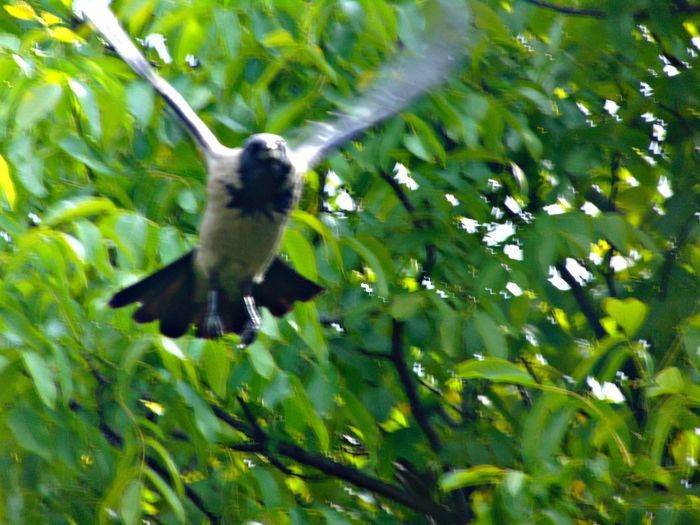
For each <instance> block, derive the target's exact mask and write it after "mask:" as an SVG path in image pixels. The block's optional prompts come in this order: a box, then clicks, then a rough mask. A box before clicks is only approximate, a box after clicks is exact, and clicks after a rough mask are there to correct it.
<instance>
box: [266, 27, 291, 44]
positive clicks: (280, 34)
mask: <svg viewBox="0 0 700 525" xmlns="http://www.w3.org/2000/svg"><path fill="white" fill-rule="evenodd" d="M262 43H263V45H264V46H265V47H285V46H291V45H293V44H294V37H293V36H292V35H291V34H290V33H289V31H287V30H285V29H281V28H280V29H276V30H274V31H271V32H269V33H268V34H267V35H265V38H264V39H263V42H262Z"/></svg>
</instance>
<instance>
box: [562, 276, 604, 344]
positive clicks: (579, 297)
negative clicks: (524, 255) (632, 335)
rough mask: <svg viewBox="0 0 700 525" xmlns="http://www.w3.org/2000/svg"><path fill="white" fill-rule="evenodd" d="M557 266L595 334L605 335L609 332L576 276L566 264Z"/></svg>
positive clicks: (601, 336)
mask: <svg viewBox="0 0 700 525" xmlns="http://www.w3.org/2000/svg"><path fill="white" fill-rule="evenodd" d="M555 267H556V269H557V271H558V272H559V273H560V274H561V278H562V279H564V282H566V284H568V285H569V287H570V288H571V293H572V294H573V295H574V299H575V300H576V302H577V303H578V306H579V308H580V309H581V312H582V313H583V315H585V316H586V319H587V320H588V324H589V325H591V328H592V329H593V332H594V333H595V336H596V337H597V338H598V339H602V338H603V337H605V336H606V334H607V332H606V331H605V328H603V325H602V324H600V320H599V319H598V314H596V312H595V310H594V309H593V306H592V305H591V303H590V302H589V300H588V297H587V296H586V294H585V293H584V291H583V288H582V287H581V285H580V284H578V281H576V279H575V278H574V276H573V275H571V273H569V270H567V269H566V266H564V265H563V264H562V263H559V264H557V265H556V266H555Z"/></svg>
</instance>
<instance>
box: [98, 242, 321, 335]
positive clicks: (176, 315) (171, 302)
mask: <svg viewBox="0 0 700 525" xmlns="http://www.w3.org/2000/svg"><path fill="white" fill-rule="evenodd" d="M193 263H194V251H191V252H189V253H187V254H185V255H184V256H182V257H180V258H179V259H177V260H176V261H175V262H173V263H171V264H169V265H168V266H166V267H164V268H161V269H160V270H158V271H157V272H155V273H153V274H151V275H149V276H148V277H146V278H144V279H143V280H141V281H139V282H137V283H135V284H132V285H131V286H129V287H127V288H124V289H123V290H121V291H119V292H117V293H116V294H114V296H113V297H112V299H111V301H110V302H109V305H110V306H111V307H113V308H119V307H122V306H126V305H128V304H131V303H136V302H138V303H141V306H140V307H139V308H138V309H137V310H136V311H135V312H134V314H133V318H134V320H135V321H136V322H138V323H148V322H151V321H155V320H159V321H160V331H161V333H162V334H163V335H166V336H168V337H180V336H181V335H184V334H185V333H186V332H187V330H188V329H189V327H190V325H192V324H194V325H195V327H196V332H195V333H196V335H197V337H203V338H209V337H212V336H211V334H210V333H209V332H208V330H207V328H206V327H207V308H206V302H204V301H198V300H197V299H198V294H197V293H196V278H197V277H196V275H195V271H194V265H193ZM322 291H323V288H322V287H321V286H319V285H317V284H316V283H314V282H312V281H310V280H309V279H307V278H305V277H303V276H301V275H299V274H298V273H297V272H296V271H294V270H293V269H292V268H290V267H289V266H287V265H286V264H285V263H284V262H282V260H280V259H279V258H275V260H274V261H273V262H272V264H271V265H270V267H269V268H268V270H267V272H266V273H265V279H264V280H263V281H262V282H261V283H259V284H256V285H255V286H254V288H253V297H254V298H255V302H256V304H257V306H259V307H260V306H264V307H266V308H267V309H268V310H270V312H271V313H272V314H273V315H275V316H277V317H281V316H283V315H284V314H286V313H287V312H289V311H290V310H291V309H292V305H293V303H294V301H308V300H310V299H312V298H313V297H315V296H316V295H318V294H319V293H321V292H322ZM219 316H220V318H221V324H222V326H223V331H224V333H227V332H235V333H237V334H241V333H242V332H243V331H244V329H245V327H246V324H247V322H248V313H247V310H246V307H245V304H244V302H243V298H242V297H236V298H233V299H231V298H228V297H227V296H226V294H225V292H224V291H223V290H220V295H219Z"/></svg>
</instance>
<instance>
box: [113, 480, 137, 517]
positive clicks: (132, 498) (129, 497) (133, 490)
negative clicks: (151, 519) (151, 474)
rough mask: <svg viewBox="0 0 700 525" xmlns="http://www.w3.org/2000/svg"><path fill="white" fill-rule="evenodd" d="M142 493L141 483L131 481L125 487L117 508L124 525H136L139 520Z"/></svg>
mask: <svg viewBox="0 0 700 525" xmlns="http://www.w3.org/2000/svg"><path fill="white" fill-rule="evenodd" d="M142 493H143V483H141V482H140V481H139V480H136V479H135V480H133V481H132V482H131V483H129V486H128V487H126V490H125V491H124V495H123V496H122V499H121V505H120V506H119V515H120V516H121V518H122V520H124V525H136V524H137V523H140V518H141V512H142V509H141V495H142Z"/></svg>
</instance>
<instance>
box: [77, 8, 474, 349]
mask: <svg viewBox="0 0 700 525" xmlns="http://www.w3.org/2000/svg"><path fill="white" fill-rule="evenodd" d="M436 2H438V3H440V2H439V0H436ZM456 4H457V2H456V1H454V0H446V1H445V2H444V3H440V5H441V6H442V7H441V9H442V11H441V14H442V15H443V18H444V19H443V21H442V24H441V27H440V32H439V34H438V33H436V35H434V38H433V39H432V40H429V42H428V44H427V45H426V46H425V47H424V48H423V49H422V50H421V53H420V54H419V55H418V56H405V57H403V58H399V59H398V60H396V61H395V62H394V63H393V64H391V65H390V66H388V67H387V68H385V69H384V70H383V71H382V72H381V73H380V74H379V75H378V80H377V81H376V82H375V84H374V85H373V87H371V88H370V89H369V90H367V92H366V93H365V94H364V96H363V97H361V98H360V99H358V100H357V102H356V103H355V104H353V105H351V106H350V107H349V108H348V109H347V110H346V111H345V112H344V113H343V114H341V115H340V116H339V117H337V118H336V119H335V120H332V121H331V122H329V123H312V124H310V125H309V126H308V127H307V128H306V129H305V130H302V132H301V133H300V134H299V136H300V137H301V140H300V141H299V143H298V144H297V146H296V147H294V148H292V149H291V150H290V149H289V148H288V146H287V144H286V142H285V141H284V140H283V139H282V138H281V137H279V136H277V135H272V134H268V133H261V134H257V135H253V136H252V137H251V138H250V139H248V140H247V141H246V142H245V144H244V145H243V147H242V148H228V147H226V146H224V145H222V144H221V143H220V142H219V141H218V139H217V138H216V136H215V135H214V134H213V133H212V132H211V130H210V129H209V128H208V127H207V126H206V125H205V124H204V122H203V121H202V120H201V119H200V118H199V117H198V116H197V114H196V113H195V112H194V110H193V109H192V108H191V107H190V106H189V105H188V104H187V102H186V101H185V99H184V98H183V97H182V96H181V95H180V94H179V93H178V92H177V91H176V90H175V89H174V88H173V87H172V86H171V85H170V84H169V83H168V82H167V81H165V80H164V79H163V78H162V77H161V76H160V75H159V74H158V73H156V72H155V71H154V70H153V68H152V67H151V66H150V64H149V63H148V61H147V60H146V58H145V57H144V56H143V54H142V53H141V52H140V51H139V50H138V48H137V47H136V46H135V45H134V44H133V42H132V41H131V39H130V38H129V36H128V35H127V34H126V33H125V32H124V30H123V29H122V28H121V26H120V25H119V22H118V21H117V19H116V17H115V16H114V14H113V13H112V12H111V11H110V9H109V7H108V5H107V3H106V2H105V1H104V0H78V1H76V2H75V3H74V9H75V10H76V12H78V13H82V14H83V15H84V16H86V17H87V18H88V19H89V20H90V21H91V22H92V23H93V24H94V25H95V26H96V27H97V29H98V30H99V31H100V32H101V33H102V35H103V36H104V37H105V38H106V39H107V40H108V41H109V43H110V44H111V45H112V46H113V47H114V49H115V50H116V51H117V53H118V54H119V55H120V56H121V57H122V59H123V60H124V61H125V62H126V63H127V64H128V65H129V66H130V67H131V68H132V69H133V70H134V71H135V72H136V73H137V74H139V75H140V76H141V77H143V78H144V79H146V80H147V81H148V82H149V83H150V84H151V85H152V86H153V88H154V89H155V90H156V91H157V92H158V93H159V94H160V95H161V96H162V97H163V98H164V100H165V101H166V102H167V104H168V105H169V106H170V107H171V108H172V110H173V111H174V112H175V114H176V115H177V116H178V118H179V119H180V121H181V122H182V123H183V125H184V126H185V127H186V128H187V130H188V131H189V132H190V134H191V135H192V136H193V138H194V140H195V141H196V143H197V145H198V146H199V149H200V150H201V151H202V154H203V156H204V159H205V162H206V166H207V172H208V182H207V207H206V210H205V212H204V217H203V219H202V225H201V228H200V246H199V247H198V248H197V249H196V250H194V251H193V252H190V253H188V254H186V255H185V256H183V257H181V258H180V259H178V260H177V261H175V262H173V263H171V264H170V265H169V266H166V267H165V268H163V269H161V270H159V271H157V272H155V273H154V274H152V275H150V276H149V277H146V278H145V279H143V280H142V281H139V282H138V283H136V284H134V285H132V286H130V287H128V288H126V289H124V290H122V291H120V292H118V293H117V294H115V295H114V297H113V298H112V300H111V302H110V304H111V305H112V306H114V307H121V306H125V305H127V304H131V303H135V302H137V303H140V304H141V306H140V307H139V308H138V309H137V310H136V312H135V313H134V319H135V320H136V321H137V322H150V321H154V320H159V321H160V329H161V332H162V333H164V334H165V335H168V336H171V337H178V336H180V335H183V334H184V333H185V332H186V331H187V330H188V328H189V326H190V325H192V324H193V325H195V327H196V334H197V335H198V336H201V337H218V336H220V335H223V334H224V333H226V332H236V333H239V334H242V340H243V343H244V344H245V343H247V342H249V341H250V340H252V338H253V337H254V336H255V331H256V329H257V326H258V324H259V315H258V312H257V306H265V307H266V308H268V309H269V310H270V312H271V313H273V314H274V315H277V316H281V315H284V314H285V313H286V312H288V311H289V310H290V309H291V307H292V304H293V302H294V301H307V300H310V299H312V298H313V297H314V296H316V295H317V294H319V293H320V292H321V291H322V290H323V288H321V287H320V286H319V285H317V284H315V283H313V282H311V281H309V280H308V279H305V278H304V277H302V276H301V275H299V274H298V273H296V272H295V271H294V270H292V269H291V268H290V267H288V266H287V265H285V264H284V263H283V262H282V261H281V260H280V259H279V258H276V256H275V255H276V252H277V249H278V246H279V242H280V238H281V235H282V232H283V229H284V225H285V223H286V221H287V218H288V216H289V213H290V211H291V210H292V209H293V208H294V206H295V205H296V203H297V202H298V199H299V195H300V193H301V187H302V177H303V175H304V173H306V172H307V171H308V170H309V169H311V168H312V167H314V166H315V165H316V164H317V163H318V162H319V161H320V160H321V159H322V158H323V157H324V156H325V155H326V154H327V153H328V152H330V151H331V150H333V149H335V148H337V147H339V146H341V145H342V144H344V143H345V142H347V141H349V140H351V139H352V138H354V137H355V136H356V135H357V134H359V133H361V132H362V131H363V130H365V129H366V128H368V127H371V126H373V125H374V124H376V123H378V122H379V121H381V120H384V119H386V118H388V117H390V116H391V115H393V114H395V113H396V112H398V111H399V110H401V109H402V108H403V107H405V106H406V105H408V104H409V103H410V102H411V101H413V100H414V99H415V98H417V97H418V96H419V95H420V94H422V93H424V92H425V91H426V90H428V89H429V88H430V87H432V86H433V85H435V84H437V83H439V82H441V81H443V80H444V79H445V78H446V76H447V74H448V72H449V71H450V70H451V69H452V68H453V67H454V65H455V64H456V62H457V60H458V58H459V57H460V56H461V55H462V54H463V52H464V49H463V48H464V45H465V39H464V34H465V32H466V19H465V18H464V16H463V12H462V11H463V9H459V8H455V7H454V6H455V5H456ZM450 6H451V7H450ZM462 7H463V6H462ZM256 305H257V306H256Z"/></svg>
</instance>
